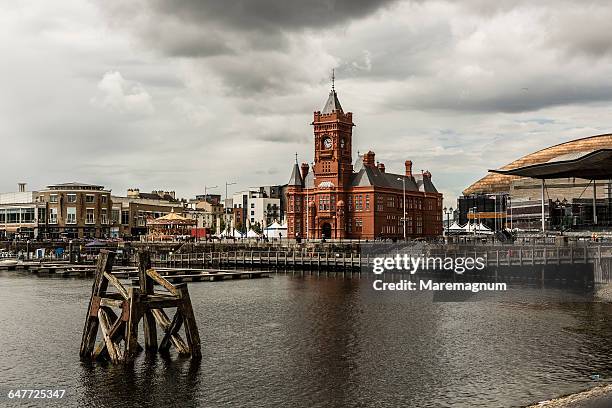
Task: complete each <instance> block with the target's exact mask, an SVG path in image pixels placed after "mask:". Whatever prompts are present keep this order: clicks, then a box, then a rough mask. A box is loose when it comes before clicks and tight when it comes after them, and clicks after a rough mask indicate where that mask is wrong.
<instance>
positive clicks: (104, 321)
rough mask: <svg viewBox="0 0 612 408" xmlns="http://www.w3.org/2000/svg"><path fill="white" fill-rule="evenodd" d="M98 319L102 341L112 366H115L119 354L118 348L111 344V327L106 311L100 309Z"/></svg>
mask: <svg viewBox="0 0 612 408" xmlns="http://www.w3.org/2000/svg"><path fill="white" fill-rule="evenodd" d="M98 318H99V319H100V328H101V329H102V337H103V339H104V344H105V345H106V351H107V352H108V355H109V356H110V359H111V361H112V362H113V363H114V364H117V363H118V362H119V361H120V352H119V351H118V348H119V347H118V346H117V344H115V343H114V342H113V338H112V334H111V327H110V324H109V319H108V314H107V313H106V310H104V309H100V310H99V311H98ZM117 320H119V319H117Z"/></svg>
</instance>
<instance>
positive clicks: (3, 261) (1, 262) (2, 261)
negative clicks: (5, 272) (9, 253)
mask: <svg viewBox="0 0 612 408" xmlns="http://www.w3.org/2000/svg"><path fill="white" fill-rule="evenodd" d="M18 263H19V261H17V259H16V258H0V266H15V265H17V264H18Z"/></svg>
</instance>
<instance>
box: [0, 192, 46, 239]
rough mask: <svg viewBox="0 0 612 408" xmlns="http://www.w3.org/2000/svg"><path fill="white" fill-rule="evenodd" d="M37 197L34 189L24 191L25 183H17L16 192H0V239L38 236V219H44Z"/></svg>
mask: <svg viewBox="0 0 612 408" xmlns="http://www.w3.org/2000/svg"><path fill="white" fill-rule="evenodd" d="M37 197H38V193H37V192H36V191H26V184H25V183H19V191H17V192H11V193H0V239H14V238H18V239H32V238H37V237H38V232H39V231H38V220H39V217H40V218H42V219H43V221H44V219H45V215H44V214H45V213H44V207H43V206H41V205H40V204H39V203H37V202H36V200H37Z"/></svg>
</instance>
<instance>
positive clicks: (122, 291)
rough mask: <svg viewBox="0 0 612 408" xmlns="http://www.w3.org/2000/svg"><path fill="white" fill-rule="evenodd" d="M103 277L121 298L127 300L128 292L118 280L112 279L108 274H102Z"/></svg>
mask: <svg viewBox="0 0 612 408" xmlns="http://www.w3.org/2000/svg"><path fill="white" fill-rule="evenodd" d="M104 277H105V278H106V279H108V281H109V282H110V283H111V284H112V285H113V286H114V287H115V289H117V291H118V292H119V293H120V294H121V296H123V298H124V299H128V291H127V290H126V289H125V287H124V286H123V284H122V283H121V282H119V279H117V278H116V277H114V276H113V275H112V274H111V273H110V272H104Z"/></svg>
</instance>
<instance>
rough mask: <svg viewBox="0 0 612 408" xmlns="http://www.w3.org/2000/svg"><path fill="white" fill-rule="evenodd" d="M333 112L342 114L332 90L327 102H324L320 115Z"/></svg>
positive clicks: (334, 92) (335, 94)
mask: <svg viewBox="0 0 612 408" xmlns="http://www.w3.org/2000/svg"><path fill="white" fill-rule="evenodd" d="M333 111H339V112H341V113H344V111H343V110H342V106H341V105H340V101H339V100H338V94H337V93H336V91H335V90H334V89H332V90H331V91H330V92H329V96H328V97H327V102H325V106H323V110H322V111H321V113H323V114H326V113H332V112H333Z"/></svg>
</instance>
